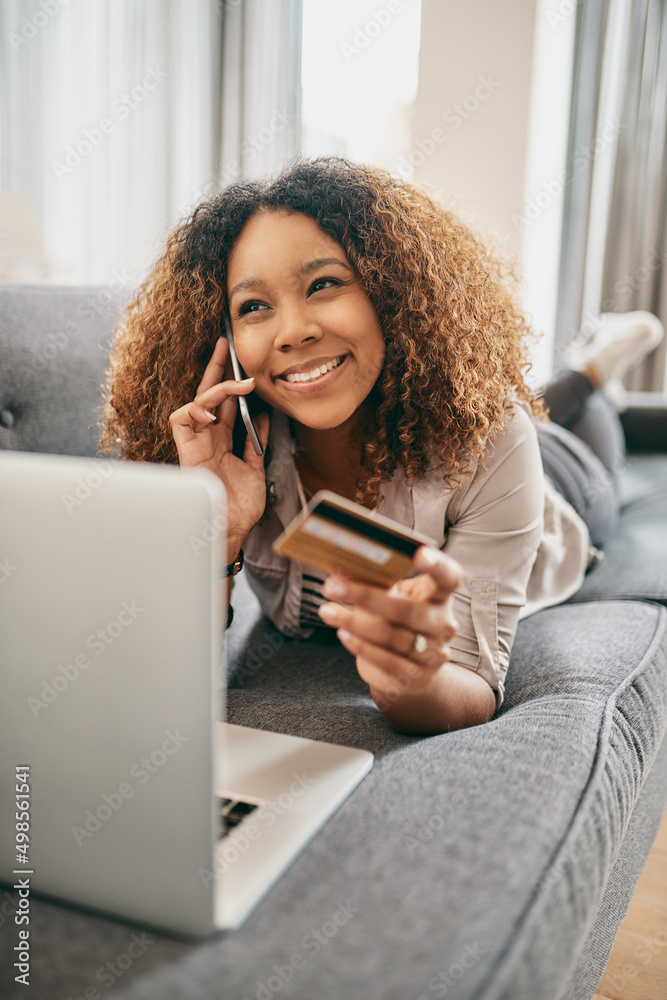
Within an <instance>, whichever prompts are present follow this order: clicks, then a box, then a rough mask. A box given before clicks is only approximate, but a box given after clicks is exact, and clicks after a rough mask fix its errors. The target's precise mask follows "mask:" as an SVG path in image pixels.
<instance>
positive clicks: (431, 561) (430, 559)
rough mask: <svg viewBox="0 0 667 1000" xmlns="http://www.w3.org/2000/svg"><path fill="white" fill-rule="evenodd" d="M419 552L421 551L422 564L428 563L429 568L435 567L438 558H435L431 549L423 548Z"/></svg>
mask: <svg viewBox="0 0 667 1000" xmlns="http://www.w3.org/2000/svg"><path fill="white" fill-rule="evenodd" d="M421 551H422V559H423V560H424V562H425V563H428V565H429V566H435V564H436V563H437V561H438V557H437V556H436V554H435V552H434V551H433V549H427V548H423V549H422V550H421Z"/></svg>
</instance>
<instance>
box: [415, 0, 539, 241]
mask: <svg viewBox="0 0 667 1000" xmlns="http://www.w3.org/2000/svg"><path fill="white" fill-rule="evenodd" d="M536 7H537V0H423V3H422V24H421V52H420V61H419V89H418V93H417V100H416V102H415V106H414V115H413V122H412V149H411V151H410V154H408V157H406V158H405V160H404V172H405V173H407V162H408V161H409V163H410V166H413V167H414V175H413V176H414V179H415V180H416V181H425V182H426V183H428V184H429V186H430V187H431V188H433V189H435V190H436V191H439V192H441V193H443V194H447V195H452V196H454V197H455V198H456V199H458V200H459V201H460V202H461V203H462V206H463V207H464V208H465V209H467V210H469V211H470V212H472V213H473V215H474V216H475V218H476V219H477V221H478V222H479V224H480V225H481V226H483V227H484V228H486V229H490V230H493V231H495V232H497V233H498V234H499V235H500V236H502V237H506V238H507V239H508V241H509V246H510V247H511V248H512V249H513V250H514V251H516V252H517V253H518V252H519V251H520V249H521V245H520V244H521V234H520V233H519V232H518V231H517V228H516V226H515V225H513V223H512V220H511V216H512V213H521V211H522V208H523V204H524V198H525V193H524V182H525V173H526V152H527V137H528V121H529V111H530V83H531V73H532V58H533V40H534V28H535V16H536Z"/></svg>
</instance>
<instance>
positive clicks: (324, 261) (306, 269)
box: [229, 257, 352, 301]
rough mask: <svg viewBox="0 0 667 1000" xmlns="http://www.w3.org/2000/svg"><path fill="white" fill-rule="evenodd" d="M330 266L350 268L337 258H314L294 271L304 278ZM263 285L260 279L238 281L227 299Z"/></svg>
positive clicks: (349, 269)
mask: <svg viewBox="0 0 667 1000" xmlns="http://www.w3.org/2000/svg"><path fill="white" fill-rule="evenodd" d="M332 264H337V265H338V267H342V268H344V269H345V270H346V271H351V270H352V268H351V267H350V265H349V264H348V263H347V261H345V260H341V259H340V258H339V257H316V258H315V260H309V261H307V262H306V263H305V264H300V265H299V266H298V267H297V268H296V269H295V271H294V273H295V274H296V275H297V276H298V277H304V276H305V275H307V274H312V273H313V271H319V269H320V268H321V267H331V265H332ZM262 284H263V282H262V279H261V278H246V279H245V280H244V281H239V283H238V285H234V287H233V288H232V289H231V291H230V293H229V299H230V301H231V299H233V297H234V296H235V295H236V293H237V292H243V291H245V290H246V289H252V288H259V287H260V286H261V285H262Z"/></svg>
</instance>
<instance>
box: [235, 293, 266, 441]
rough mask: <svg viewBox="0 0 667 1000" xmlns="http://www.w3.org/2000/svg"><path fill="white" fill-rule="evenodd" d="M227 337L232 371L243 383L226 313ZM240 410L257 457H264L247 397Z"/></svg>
mask: <svg viewBox="0 0 667 1000" xmlns="http://www.w3.org/2000/svg"><path fill="white" fill-rule="evenodd" d="M225 337H226V339H227V343H228V344H229V359H230V361H231V363H232V370H233V372H234V378H235V379H236V380H237V381H239V382H240V381H241V379H242V378H243V374H242V372H241V366H240V364H239V359H238V357H237V356H236V348H235V347H234V337H233V336H232V325H231V323H230V322H229V316H228V315H227V313H226V312H225ZM238 401H239V410H240V411H241V417H242V419H243V423H244V424H245V429H246V431H247V432H248V437H249V438H250V440H251V441H252V446H253V448H254V449H255V454H256V455H263V454H264V449H263V448H262V442H261V441H260V440H259V434H258V433H257V428H256V427H255V425H254V423H253V422H252V417H251V416H250V410H249V409H248V402H247V400H246V398H245V396H239V397H238Z"/></svg>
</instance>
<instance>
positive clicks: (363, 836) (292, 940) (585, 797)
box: [5, 583, 667, 1000]
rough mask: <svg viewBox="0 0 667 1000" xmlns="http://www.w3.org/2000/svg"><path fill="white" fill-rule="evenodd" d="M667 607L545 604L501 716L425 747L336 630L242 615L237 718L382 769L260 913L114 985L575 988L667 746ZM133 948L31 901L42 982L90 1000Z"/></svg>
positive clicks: (461, 990) (178, 990)
mask: <svg viewBox="0 0 667 1000" xmlns="http://www.w3.org/2000/svg"><path fill="white" fill-rule="evenodd" d="M243 586H244V585H243V584H242V583H240V584H239V590H238V591H237V594H236V598H235V604H236V606H237V607H239V608H241V607H242V606H243V603H244V602H243ZM666 619H667V611H666V610H665V609H664V608H659V607H657V606H655V605H651V604H640V603H632V602H619V603H600V604H596V605H592V604H588V605H578V606H563V607H559V608H553V609H549V610H547V611H542V612H540V613H539V614H537V615H534V616H533V617H532V618H529V619H527V620H526V621H524V622H522V623H521V625H520V627H519V630H518V634H517V639H516V642H515V646H514V650H513V653H512V662H511V666H510V670H509V674H508V684H507V692H506V701H505V705H504V706H503V709H502V710H501V713H500V714H499V715H498V717H497V718H495V719H494V720H493V721H492V722H490V723H489V724H487V725H485V726H481V727H478V728H475V729H470V730H466V731H462V732H456V733H451V734H445V735H442V736H436V737H430V738H422V739H414V738H408V737H405V736H399V735H397V734H395V733H393V732H392V731H391V730H389V729H388V728H387V726H386V725H385V723H384V721H383V720H382V718H381V717H380V715H379V713H378V712H377V710H376V709H375V707H374V706H373V704H372V702H371V699H370V697H369V695H368V690H367V688H366V686H365V685H364V684H363V682H362V681H361V680H360V679H359V677H358V675H357V673H356V670H355V667H354V663H353V661H352V659H351V657H349V656H348V655H347V653H345V652H344V651H343V650H342V649H341V647H340V646H339V645H338V644H337V643H336V641H335V638H334V637H333V636H329V635H325V636H322V637H320V638H319V639H317V640H315V641H313V640H311V641H308V642H295V641H292V640H288V639H286V638H284V637H283V636H281V635H279V634H278V633H277V632H276V631H275V630H274V629H273V628H272V627H271V626H270V625H268V624H267V623H266V622H263V621H259V622H257V621H255V622H254V623H253V622H252V621H251V619H250V618H248V619H244V617H243V616H241V618H240V619H239V621H238V622H235V623H234V626H233V628H232V632H233V631H234V629H236V628H237V627H238V628H240V629H241V631H243V629H248V630H249V631H248V632H246V633H245V636H244V638H245V639H250V640H251V641H252V644H253V645H252V649H250V648H249V647H248V646H246V643H245V641H242V642H241V643H239V641H238V640H239V636H237V637H236V639H235V640H234V647H235V649H234V658H235V660H236V663H235V665H234V667H233V670H232V676H233V677H234V678H235V680H233V681H232V685H233V686H232V687H231V689H230V690H229V693H228V699H229V717H230V719H231V721H233V722H236V723H240V724H245V725H252V726H257V727H261V728H267V729H274V730H277V731H281V732H289V733H296V734H300V735H304V736H310V737H314V738H317V739H325V740H330V741H332V742H337V743H346V744H349V745H356V746H360V747H366V748H368V749H370V750H373V751H374V752H375V754H376V761H375V765H374V767H373V770H372V772H371V773H370V774H369V775H368V776H367V777H366V778H365V779H364V781H363V782H362V783H361V785H360V786H359V787H358V788H357V789H356V790H355V792H354V793H353V794H352V796H351V797H350V799H348V801H347V802H346V803H345V804H344V805H343V806H342V808H341V809H340V810H339V812H338V813H337V814H336V815H335V816H334V817H333V819H332V820H331V821H330V822H329V823H328V824H327V825H326V826H325V828H324V829H323V830H322V831H321V833H320V834H319V835H318V836H317V837H316V838H315V839H314V840H313V842H312V843H311V844H310V845H309V846H308V848H307V849H306V851H305V852H304V853H303V854H302V855H301V857H300V858H299V859H298V860H297V861H296V862H295V864H294V865H293V866H292V867H291V868H290V870H289V871H288V872H287V873H286V875H285V876H284V877H283V878H282V879H281V880H280V881H279V882H278V883H277V885H276V886H275V888H274V889H273V890H272V891H271V893H270V894H269V895H268V896H267V898H266V899H265V900H264V901H263V902H262V903H261V904H260V906H259V908H258V909H257V910H256V912H255V913H254V914H253V915H252V916H251V917H250V919H249V920H248V922H247V923H246V924H245V926H244V927H242V928H241V929H240V930H239V931H237V932H235V933H233V934H230V935H228V936H227V937H225V938H223V939H220V940H217V941H216V940H214V941H211V942H208V943H206V944H202V945H199V946H197V945H188V944H182V943H179V942H175V941H170V940H168V939H167V938H164V937H161V936H160V935H157V934H154V935H152V936H151V937H152V941H153V943H152V944H151V947H150V949H149V951H148V952H147V954H146V955H145V957H143V958H142V959H141V960H137V961H136V962H135V963H134V964H133V965H132V967H131V968H129V969H128V970H127V972H126V973H125V974H124V975H123V978H122V979H120V980H118V981H117V982H116V983H115V984H114V995H115V996H117V997H119V998H120V997H122V998H124V1000H140V998H141V1000H153V998H154V1000H163V998H165V997H174V998H177V997H189V996H201V997H206V998H207V1000H217V998H223V997H224V998H225V1000H244V998H252V1000H255V998H258V997H267V996H269V995H271V996H275V995H278V996H285V997H290V998H291V1000H313V998H314V997H317V998H322V1000H328V998H331V1000H333V998H334V997H350V998H352V997H354V998H355V1000H356V998H361V997H364V998H369V1000H372V998H382V1000H406V998H413V1000H421V998H426V1000H433V998H435V997H441V996H445V995H451V996H456V997H457V998H458V1000H463V998H473V997H474V998H477V1000H479V998H483V1000H500V998H503V1000H510V998H511V1000H518V998H519V997H549V998H550V1000H558V998H559V997H560V996H561V995H562V994H563V993H564V992H565V990H566V989H567V987H568V983H569V982H570V980H571V978H572V975H573V972H574V969H575V966H576V963H577V957H578V954H579V952H580V951H581V949H582V947H583V945H584V942H585V941H586V939H587V937H588V935H589V932H590V928H591V926H592V925H593V922H594V920H595V915H596V913H597V910H598V907H599V904H600V901H601V899H602V897H603V894H604V890H605V885H606V882H607V878H608V876H609V875H610V872H611V871H612V870H613V869H614V864H615V859H616V857H617V855H618V853H619V850H620V847H621V845H622V842H623V838H624V834H625V830H626V827H627V826H628V823H629V820H630V817H631V814H632V810H633V807H634V805H635V802H636V800H637V797H638V795H639V793H640V789H641V787H642V783H643V781H644V779H645V777H646V775H647V773H648V771H649V769H650V768H651V764H652V762H653V760H654V757H655V755H656V752H657V750H658V747H659V746H660V743H661V740H662V735H663V732H664V729H665V720H666V715H667V650H666V646H665V621H666ZM231 645H232V636H231V634H230V646H231ZM649 847H650V834H646V836H645V838H644V841H643V842H642V843H641V844H640V846H639V847H638V848H637V850H638V851H639V853H640V854H642V853H643V856H645V855H646V854H647V853H648V850H649ZM616 929H617V928H616V925H615V924H614V923H613V922H612V921H610V923H609V926H608V928H607V938H608V940H607V941H606V942H605V947H606V946H608V947H611V942H612V940H613V937H614V934H615V931H616ZM6 937H7V945H6V948H7V951H6V952H5V954H6V955H8V956H9V955H10V954H11V950H10V949H11V940H10V939H11V935H7V936H6ZM129 941H130V929H129V928H127V927H124V926H123V925H121V924H116V923H113V922H111V921H105V920H103V919H101V918H99V917H93V916H83V915H81V914H79V913H76V912H73V911H71V910H68V909H66V908H59V909H58V910H54V908H53V907H51V906H49V905H48V904H46V903H44V902H42V901H38V900H33V901H32V909H31V945H33V946H34V947H33V954H34V964H33V974H32V982H33V983H34V984H35V987H36V988H37V991H38V993H39V987H40V985H44V988H45V989H47V988H46V986H45V984H46V983H48V984H49V986H48V988H49V989H50V990H51V992H50V994H49V995H53V996H61V995H62V996H70V995H71V996H76V995H79V993H82V992H83V990H85V988H86V987H87V986H89V985H90V984H91V983H95V982H96V980H95V976H96V972H97V970H98V969H99V968H100V966H103V965H105V963H106V962H108V961H113V960H114V958H115V957H116V956H117V955H119V954H121V953H124V952H126V951H127V947H128V943H129ZM73 943H75V945H74V944H73ZM68 949H71V951H70V952H69V954H70V955H71V957H70V958H69V959H68V958H67V957H66V956H67V955H68ZM6 961H7V963H10V961H11V959H10V958H9V957H7V959H6ZM581 1000H583V997H582V998H581Z"/></svg>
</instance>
